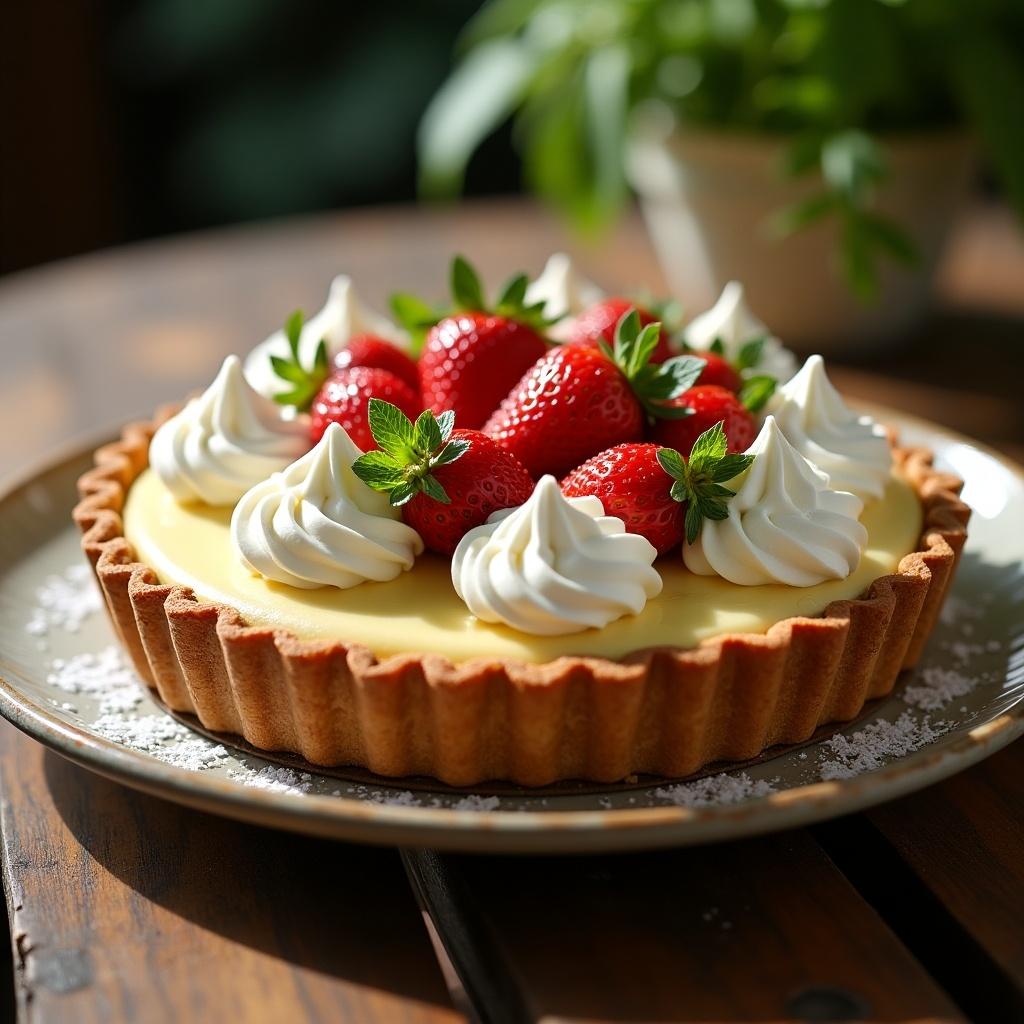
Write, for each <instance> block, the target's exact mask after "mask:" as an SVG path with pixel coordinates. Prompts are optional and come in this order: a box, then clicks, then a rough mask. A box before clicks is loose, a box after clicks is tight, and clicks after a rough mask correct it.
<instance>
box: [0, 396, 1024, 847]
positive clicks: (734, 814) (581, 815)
mask: <svg viewBox="0 0 1024 1024" xmlns="http://www.w3.org/2000/svg"><path fill="white" fill-rule="evenodd" d="M876 414H877V415H878V416H879V418H881V419H883V420H885V421H886V422H890V423H895V424H896V425H897V426H899V427H900V428H901V432H902V436H903V437H904V438H905V439H906V440H907V441H909V442H913V443H921V444H926V445H929V446H930V447H932V448H933V449H934V450H935V451H936V454H937V461H938V462H939V464H941V465H942V466H944V467H946V468H949V469H952V470H953V471H954V472H956V473H958V474H959V475H960V476H962V477H963V478H964V480H965V481H966V486H965V488H964V498H965V500H966V501H967V502H968V503H969V504H970V505H971V506H972V507H973V509H974V516H973V518H972V520H971V527H970V539H969V540H968V543H967V547H966V550H965V554H964V558H963V560H962V562H961V565H960V569H959V572H958V575H957V579H956V583H955V585H954V589H953V593H952V595H951V598H950V600H949V602H948V604H947V608H946V611H945V613H944V616H943V622H942V623H941V625H940V626H939V628H938V629H937V630H936V632H935V635H934V636H933V637H932V641H931V644H930V646H929V649H928V651H927V654H926V656H925V658H924V660H923V662H922V664H921V666H919V668H918V669H917V670H915V672H913V673H910V674H908V675H907V676H906V677H904V678H903V679H901V681H900V682H899V684H898V685H897V687H896V690H895V692H894V693H893V695H892V696H891V697H889V698H887V699H885V700H883V701H881V702H879V703H878V704H876V705H875V706H874V707H872V708H871V709H870V710H869V712H868V714H867V715H866V716H865V717H864V718H862V719H861V720H860V721H859V722H857V723H856V724H853V725H850V726H847V727H846V728H844V729H839V730H825V732H824V734H822V735H820V736H819V738H817V739H816V740H815V741H814V742H812V743H810V744H806V745H804V746H803V747H801V748H796V749H793V748H789V749H786V750H784V751H780V752H778V753H777V754H775V755H774V756H771V757H769V758H767V759H765V760H762V761H760V762H758V763H756V764H750V765H745V766H742V767H739V768H730V769H728V770H727V771H725V772H723V773H720V774H717V775H710V776H705V777H704V778H701V779H697V780H690V781H687V782H681V783H680V782H675V783H673V782H666V781H665V780H641V781H640V782H639V783H637V784H635V785H631V786H618V787H608V788H606V789H600V788H595V787H586V786H580V787H573V786H562V787H559V788H557V789H551V790H535V791H529V790H520V789H511V788H504V789H486V788H481V789H478V790H476V791H473V792H468V791H454V790H451V789H447V788H445V787H443V786H441V785H440V784H439V783H436V782H432V781H431V780H422V779H420V780H409V781H398V782H395V781H389V780H384V779H379V778H376V777H374V776H372V775H368V774H362V775H360V774H354V775H349V774H348V773H345V777H337V776H334V775H322V774H318V773H316V772H313V771H309V770H307V769H306V767H305V766H304V765H301V764H298V763H294V762H293V763H291V764H288V763H285V764H282V763H281V762H271V761H268V760H265V759H263V758H261V757H259V756H257V755H256V754H255V753H253V752H251V751H246V750H244V749H241V748H238V747H231V746H226V745H222V744H220V743H219V742H218V740H217V739H216V738H207V737H205V736H202V735H200V734H198V733H196V732H193V731H192V730H190V729H189V728H188V727H187V726H186V725H184V724H181V723H180V722H178V721H176V720H174V719H172V718H170V717H169V716H167V715H166V713H165V712H164V711H163V710H162V709H160V708H159V707H158V706H157V705H156V704H154V703H153V702H152V700H150V698H149V697H148V696H147V695H145V694H144V693H143V692H142V690H141V689H139V688H138V687H137V686H136V684H135V682H134V681H133V679H132V677H131V674H130V672H128V670H127V669H126V668H125V667H124V663H123V661H122V660H121V659H120V656H119V654H118V653H117V652H116V649H115V648H114V647H113V644H114V638H113V635H112V633H111V630H110V626H109V624H108V622H107V620H106V617H105V615H104V614H103V613H102V612H101V611H99V610H98V608H99V606H98V602H97V601H96V599H95V595H94V596H93V605H94V607H95V609H96V610H94V611H92V612H91V613H90V614H87V615H86V616H84V618H83V619H82V621H81V622H79V623H77V624H76V623H73V622H70V623H69V622H68V621H66V616H64V615H63V614H62V613H61V607H62V603H63V596H62V595H64V592H65V591H66V595H65V596H70V597H71V599H72V603H75V604H80V603H81V601H82V600H83V599H84V600H88V595H89V593H90V590H89V588H90V587H91V586H92V584H91V581H90V580H89V578H88V574H87V573H84V572H83V571H82V570H81V569H80V568H73V567H80V566H81V565H82V564H83V563H82V556H81V554H80V552H79V546H78V534H77V531H76V530H75V528H74V527H73V526H72V525H71V523H70V521H69V517H68V513H69V510H70V508H71V506H72V504H73V503H74V497H75V494H74V483H75V479H76V478H77V477H78V475H79V474H80V473H81V472H82V471H83V469H84V468H85V467H86V466H87V465H88V463H89V459H90V452H91V450H92V448H93V447H94V446H93V445H89V446H87V447H85V448H83V449H82V450H80V451H77V452H75V453H73V454H71V455H70V456H67V457H65V458H62V459H59V460H57V461H55V462H52V463H50V464H49V465H47V466H45V467H43V468H42V469H40V470H39V471H38V472H37V473H36V474H35V475H33V476H32V477H31V478H29V479H26V480H25V481H23V482H21V483H19V484H16V485H14V486H13V487H10V488H9V489H8V490H7V492H6V494H5V495H4V496H3V497H2V498H0V676H2V679H0V713H2V714H3V715H4V716H5V717H6V718H8V719H10V721H12V722H13V723H14V724H15V725H17V726H18V727H19V728H21V729H23V730H24V731H25V732H27V733H29V734H30V735H32V736H34V737H35V738H36V739H38V740H40V741H41V742H43V743H45V744H47V745H48V746H50V747H52V748H53V749H54V750H56V751H58V752H59V753H61V754H63V755H64V756H66V757H68V758H70V759H72V760H73V761H76V762H78V763H79V764H81V765H84V766H85V767H87V768H90V769H92V770H94V771H97V772H101V773H102V774H104V775H107V776H109V777H111V778H113V779H116V780H118V781H121V782H124V783H126V784H127V785H130V786H134V787H137V788H139V789H142V790H146V791H147V792H150V793H154V794H157V795H159V796H163V797H166V798H168V799H171V800H175V801H177V802H179V803H183V804H187V805H189V806H192V807H196V808H201V809H203V810H206V811H212V812H214V813H218V814H224V815H227V816H229V817H234V818H240V819H243V820H246V821H252V822H257V823H260V824H264V825H270V826H276V827H280V828H286V829H292V830H295V831H299V832H309V833H314V834H317V835H325V836H334V837H336V838H339V839H350V840H357V841H362V842H378V843H389V844H401V845H412V846H429V847H435V848H441V849H453V850H472V851H493V852H513V851H524V852H527V851H536V852H540V851H543V852H556V851H571V852H587V851H594V852H597V851H605V850H623V849H643V848H650V847H656V846H673V845H683V844H688V843H703V842H711V841H715V840H720V839H729V838H735V837H739V836H745V835H752V834H755V833H760V832H767V831H771V830H774V829H781V828H788V827H792V826H795V825H802V824H807V823H809V822H812V821H819V820H822V819H825V818H829V817H833V816H835V815H839V814H846V813H848V812H850V811H855V810H858V809H860V808H863V807H867V806H870V805H872V804H877V803H880V802H882V801H884V800H891V799H893V798H894V797H898V796H901V795H903V794H905V793H909V792H912V791H913V790H916V789H920V788H921V787H923V786H927V785H929V784H930V783H932V782H935V781H937V780H938V779H941V778H944V777H946V776H948V775H952V774H953V773H954V772H958V771H960V770H962V769H964V768H966V767H967V766H969V765H971V764H974V763H975V762H976V761H979V760H981V759H982V758H983V757H987V756H988V755H989V754H991V753H993V752H994V751H996V750H998V749H999V748H1000V747H1003V746H1005V745H1006V744H1007V743H1009V742H1010V741H1011V740H1013V739H1014V738H1016V737H1017V736H1019V735H1020V734H1021V733H1022V732H1024V531H1022V529H1021V526H1022V524H1024V475H1022V471H1021V470H1020V468H1019V467H1017V466H1014V465H1013V464H1012V463H1010V462H1008V461H1007V460H1005V459H1003V458H1001V457H1000V456H998V455H996V454H995V453H993V452H991V451H990V450H988V449H986V448H985V447H983V446H982V445H980V444H977V443H975V442H973V441H970V440H968V439H966V438H963V437H959V436H956V435H954V434H951V433H949V432H947V431H945V430H942V429H941V428H939V427H936V426H934V425H931V424H928V423H924V422H921V421H915V420H911V419H908V418H906V417H901V416H897V415H895V414H892V413H889V412H887V411H885V410H876ZM55 580H57V581H62V582H55ZM48 581H49V582H48ZM82 595H86V596H85V598H83V597H82ZM48 605H49V607H48ZM69 627H71V628H69ZM72 659H75V660H72ZM69 664H70V665H71V666H72V667H73V668H76V669H77V671H75V672H72V671H71V670H70V669H69V668H68V665H69ZM71 691H77V692H71Z"/></svg>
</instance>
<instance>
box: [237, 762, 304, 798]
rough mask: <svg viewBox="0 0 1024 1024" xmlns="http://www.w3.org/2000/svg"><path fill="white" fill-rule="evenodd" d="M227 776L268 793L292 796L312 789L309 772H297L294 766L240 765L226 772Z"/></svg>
mask: <svg viewBox="0 0 1024 1024" xmlns="http://www.w3.org/2000/svg"><path fill="white" fill-rule="evenodd" d="M228 778H229V779H231V780H232V781H234V782H239V783H241V784H242V785H243V786H249V787H252V788H253V789H262V790H265V791H267V792H269V793H289V794H291V795H292V796H305V795H306V794H307V793H309V792H311V791H312V789H313V776H312V775H311V774H310V773H309V772H299V771H296V770H295V769H294V768H278V767H275V766H274V765H265V766H264V767H262V768H248V767H243V766H240V767H238V768H237V769H232V770H231V771H230V772H228Z"/></svg>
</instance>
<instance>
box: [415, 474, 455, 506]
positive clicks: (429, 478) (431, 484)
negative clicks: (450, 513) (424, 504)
mask: <svg viewBox="0 0 1024 1024" xmlns="http://www.w3.org/2000/svg"><path fill="white" fill-rule="evenodd" d="M420 487H421V488H422V489H423V493H424V494H425V495H426V496H427V497H428V498H433V499H434V501H439V502H441V504H442V505H450V504H451V500H452V499H451V498H449V497H448V492H447V491H446V490H445V489H444V488H443V487H442V486H441V485H440V484H439V483H438V482H437V479H436V478H435V477H434V476H433V475H432V474H430V473H428V474H427V475H426V476H425V477H423V478H422V479H421V480H420Z"/></svg>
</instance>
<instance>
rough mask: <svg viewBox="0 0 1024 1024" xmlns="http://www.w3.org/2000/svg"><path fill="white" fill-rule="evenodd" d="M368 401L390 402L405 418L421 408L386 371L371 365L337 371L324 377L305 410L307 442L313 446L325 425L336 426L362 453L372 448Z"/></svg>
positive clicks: (405, 387) (399, 380) (398, 379)
mask: <svg viewBox="0 0 1024 1024" xmlns="http://www.w3.org/2000/svg"><path fill="white" fill-rule="evenodd" d="M371 399H381V400H383V401H386V402H391V403H392V404H394V405H396V406H398V408H400V409H401V410H402V412H403V413H405V415H407V416H416V415H417V414H418V413H419V411H420V409H421V407H422V403H421V402H420V397H419V395H417V394H416V392H415V391H414V390H413V389H412V388H411V387H409V385H408V384H406V383H405V381H404V380H402V378H401V377H397V376H396V375H395V374H393V373H391V372H390V371H389V370H381V369H378V368H377V367H374V366H353V367H351V368H350V369H348V370H338V371H337V372H335V373H333V374H331V376H330V377H328V378H327V380H326V381H325V382H324V385H323V387H321V388H320V390H319V392H317V396H316V398H314V399H313V404H312V406H311V407H310V410H309V413H310V421H309V436H310V440H311V441H312V442H313V444H316V443H317V441H319V440H320V438H321V437H323V436H324V431H325V430H326V429H327V425H328V424H329V423H340V424H341V425H342V426H343V427H344V428H345V430H346V431H347V432H348V436H349V437H351V438H352V440H353V441H354V442H355V444H356V445H357V446H358V447H359V448H362V450H363V451H364V452H365V451H369V450H370V449H371V448H376V447H377V445H376V444H375V442H374V439H373V434H372V432H371V430H370V423H369V417H368V415H367V405H368V404H369V402H370V401H371Z"/></svg>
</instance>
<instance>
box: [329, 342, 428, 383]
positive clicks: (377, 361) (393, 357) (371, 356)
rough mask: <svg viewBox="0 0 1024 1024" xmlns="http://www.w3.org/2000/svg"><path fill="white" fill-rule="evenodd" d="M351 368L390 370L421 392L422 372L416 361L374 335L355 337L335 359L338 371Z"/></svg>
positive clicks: (395, 346) (335, 366)
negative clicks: (362, 367)
mask: <svg viewBox="0 0 1024 1024" xmlns="http://www.w3.org/2000/svg"><path fill="white" fill-rule="evenodd" d="M350 366H374V367H376V368H377V369H379V370H390V371H391V373H393V374H394V375H395V376H396V377H400V378H401V379H402V380H404V381H405V383H406V384H408V385H409V387H411V388H412V389H413V391H419V388H420V371H419V367H418V366H417V365H416V362H415V360H413V359H410V358H409V356H407V355H406V354H405V353H404V352H403V351H402V350H401V349H400V348H399V347H398V346H397V345H393V344H392V343H391V342H390V341H386V340H385V339H384V338H378V337H376V336H375V335H373V334H356V335H353V336H352V337H351V338H349V340H348V344H347V345H346V346H345V347H344V348H343V349H342V350H341V351H340V352H339V353H338V354H337V355H336V356H335V357H334V368H335V369H336V370H347V369H348V368H349V367H350Z"/></svg>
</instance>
